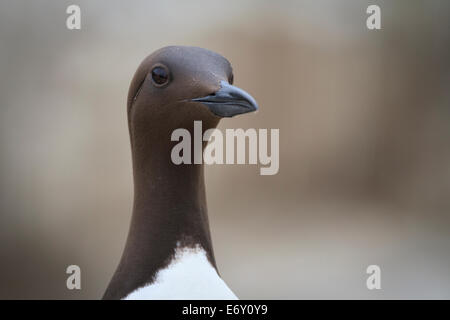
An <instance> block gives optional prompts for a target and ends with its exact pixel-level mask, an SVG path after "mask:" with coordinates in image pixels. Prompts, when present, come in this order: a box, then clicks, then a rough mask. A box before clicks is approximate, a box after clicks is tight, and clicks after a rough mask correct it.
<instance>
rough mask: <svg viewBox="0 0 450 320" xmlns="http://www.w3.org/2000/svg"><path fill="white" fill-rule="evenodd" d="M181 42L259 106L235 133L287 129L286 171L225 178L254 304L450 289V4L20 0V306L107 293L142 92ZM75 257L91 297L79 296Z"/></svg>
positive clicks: (2, 28)
mask: <svg viewBox="0 0 450 320" xmlns="http://www.w3.org/2000/svg"><path fill="white" fill-rule="evenodd" d="M74 3H75V4H78V5H79V6H80V7H81V21H82V22H81V30H73V31H71V30H68V29H67V28H66V18H67V16H68V15H67V14H66V8H67V6H69V5H70V4H74ZM370 4H377V5H379V6H380V7H381V24H382V29H381V30H378V31H371V30H368V29H367V28H366V19H367V17H368V14H366V8H367V7H368V5H370ZM171 44H178V45H193V46H200V47H205V48H208V49H211V50H213V51H216V52H218V53H221V54H222V55H223V56H225V57H226V58H227V59H229V60H230V61H231V63H232V65H233V68H234V76H235V84H236V85H238V86H240V87H242V88H244V89H245V90H247V91H248V92H250V93H251V94H252V95H253V96H254V97H255V98H256V99H257V101H258V102H259V105H260V111H259V112H258V113H257V114H249V115H245V116H242V117H238V118H236V119H232V120H229V119H227V120H223V121H222V122H221V124H220V126H219V128H221V129H224V128H279V129H280V171H279V173H278V174H277V175H274V176H261V175H259V166H256V165H215V166H208V167H207V168H206V184H207V196H208V206H209V214H210V224H211V229H212V236H213V244H214V248H215V254H216V260H217V262H218V266H219V271H220V272H221V275H222V276H223V278H224V279H225V281H226V282H227V283H228V284H229V286H230V287H231V288H232V290H233V291H234V292H235V293H236V294H237V295H238V296H239V297H240V298H242V299H260V298H261V299H283V298H284V299H312V298H324V299H330V298H341V299H354V298H360V299H380V298H387V299H397V298H405V299H408V298H414V299H415V298H426V299H427V298H447V299H449V298H450V272H449V271H450V90H449V89H450V2H449V1H446V0H442V1H438V0H432V1H410V0H398V1H376V0H372V1H339V2H338V1H333V0H326V1H325V0H320V1H317V0H309V1H256V0H255V1H227V2H225V1H189V2H187V1H183V2H182V1H128V2H123V1H122V2H119V1H106V0H103V1H95V2H94V1H81V0H80V1H78V0H77V1H44V0H38V1H24V0H16V1H6V0H1V1H0V73H1V77H0V298H3V299H13V298H22V299H36V298H44V299H47V298H51V299H82V298H85V299H98V298H100V297H101V296H102V294H103V292H104V290H105V288H106V286H107V284H108V282H109V280H110V278H111V276H112V273H113V272H114V270H115V268H116V266H117V263H118V261H119V258H120V256H121V253H122V250H123V247H124V244H125V239H126V235H127V232H128V227H129V222H130V214H131V207H132V197H133V194H132V171H131V154H130V147H129V137H128V129H127V120H126V97H127V92H128V86H129V83H130V81H131V78H132V76H133V74H134V72H135V70H136V68H137V66H138V65H139V63H140V62H141V61H142V59H143V58H144V57H145V56H147V55H148V54H149V53H151V52H153V51H154V50H156V49H158V48H160V47H163V46H166V45H171ZM224 194H226V196H225V197H224V196H223V195H224ZM71 264H76V265H79V266H80V267H81V274H82V283H81V285H82V290H79V291H77V290H73V291H70V290H68V289H67V288H66V278H67V276H68V275H67V274H66V273H65V270H66V267H67V266H68V265H71ZM371 264H377V265H379V266H380V267H381V286H382V289H381V290H372V291H370V290H368V289H367V288H366V279H367V277H368V275H367V274H366V268H367V266H368V265H371Z"/></svg>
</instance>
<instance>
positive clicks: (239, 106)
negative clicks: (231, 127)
mask: <svg viewBox="0 0 450 320" xmlns="http://www.w3.org/2000/svg"><path fill="white" fill-rule="evenodd" d="M191 101H196V102H201V103H203V104H204V105H205V106H207V107H208V108H209V110H211V112H212V113H214V114H215V115H216V116H219V117H234V116H236V115H238V114H243V113H247V112H252V111H256V110H258V104H257V103H256V101H255V99H253V97H252V96H251V95H249V94H248V93H247V92H245V91H244V90H242V89H240V88H238V87H235V86H232V85H231V84H229V83H228V82H226V81H221V82H220V89H219V90H218V91H216V92H215V93H213V94H211V95H209V96H206V97H202V98H195V99H192V100H191Z"/></svg>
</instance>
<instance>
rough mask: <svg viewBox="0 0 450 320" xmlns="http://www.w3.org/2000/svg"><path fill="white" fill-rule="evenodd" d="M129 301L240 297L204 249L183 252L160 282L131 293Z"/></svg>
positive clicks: (164, 271) (179, 251)
mask: <svg viewBox="0 0 450 320" xmlns="http://www.w3.org/2000/svg"><path fill="white" fill-rule="evenodd" d="M124 299H126V300H144V299H145V300H148V299H156V300H166V299H167V300H184V299H186V300H187V299H193V300H208V299H211V300H216V299H217V300H234V299H237V297H236V296H235V295H234V293H233V292H232V291H231V290H230V288H228V286H227V285H226V284H225V282H224V281H223V280H222V279H221V278H220V277H219V275H218V274H217V271H216V269H214V267H213V266H212V265H211V263H210V262H209V261H208V258H207V257H206V252H205V250H203V249H202V248H200V247H197V248H179V249H177V251H176V254H175V257H174V259H173V260H172V262H171V263H170V264H169V266H167V268H165V269H162V270H160V271H158V273H157V274H156V280H155V281H154V282H153V283H151V284H149V285H147V286H144V287H141V288H138V289H136V290H135V291H133V292H131V293H130V294H129V295H128V296H126V297H125V298H124Z"/></svg>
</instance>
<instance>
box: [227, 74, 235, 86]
mask: <svg viewBox="0 0 450 320" xmlns="http://www.w3.org/2000/svg"><path fill="white" fill-rule="evenodd" d="M233 81H234V75H233V74H231V76H230V79H228V83H229V84H233Z"/></svg>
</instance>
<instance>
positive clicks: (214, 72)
mask: <svg viewBox="0 0 450 320" xmlns="http://www.w3.org/2000/svg"><path fill="white" fill-rule="evenodd" d="M233 78H234V76H233V70H232V67H231V64H230V62H229V61H228V60H227V59H226V58H224V57H223V56H222V55H220V54H218V53H215V52H213V51H210V50H208V49H203V48H199V47H192V46H168V47H163V48H161V49H158V50H156V51H155V52H153V53H152V54H150V55H149V56H147V57H146V58H145V59H144V60H143V61H142V63H141V64H140V65H139V67H138V69H137V70H136V72H135V74H134V77H133V79H132V81H131V84H130V88H129V91H128V99H127V117H128V129H129V135H130V144H131V154H132V167H133V185H134V199H133V208H132V216H131V223H130V226H129V231H128V236H127V240H126V244H125V247H124V250H123V253H122V257H121V259H120V262H119V264H118V266H117V269H116V271H115V273H114V274H113V276H112V279H111V281H110V283H109V285H108V287H107V289H106V291H105V293H104V295H103V299H107V300H109V299H126V300H128V299H130V300H134V299H136V300H141V299H142V300H143V299H146V300H147V299H156V300H166V299H168V300H177V299H218V300H228V299H230V300H231V299H237V297H236V295H235V294H234V293H233V291H231V289H230V288H229V287H228V286H227V285H226V283H225V282H224V281H223V279H222V278H221V277H220V275H219V272H218V269H217V265H216V261H215V257H214V252H213V246H212V240H211V233H210V227H209V221H208V212H207V204H206V193H205V182H204V168H203V164H194V162H191V164H183V163H182V164H174V163H173V161H172V160H171V149H172V148H173V146H174V144H175V142H174V141H171V134H172V132H173V131H174V130H176V129H179V128H182V129H185V130H187V131H188V132H189V133H190V134H193V131H194V122H195V121H201V123H202V130H203V131H205V130H208V129H214V128H216V127H217V125H218V123H219V121H220V120H221V119H222V118H231V117H234V116H236V115H240V114H244V113H248V112H253V111H256V110H258V108H259V107H258V104H257V102H256V101H255V99H254V98H253V97H252V96H251V95H250V94H249V93H247V92H246V91H244V90H242V89H240V88H238V87H236V86H234V85H233ZM206 144H207V142H203V143H202V146H201V147H202V149H201V150H200V152H201V151H202V150H203V149H204V148H205V146H206ZM192 157H194V154H192Z"/></svg>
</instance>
